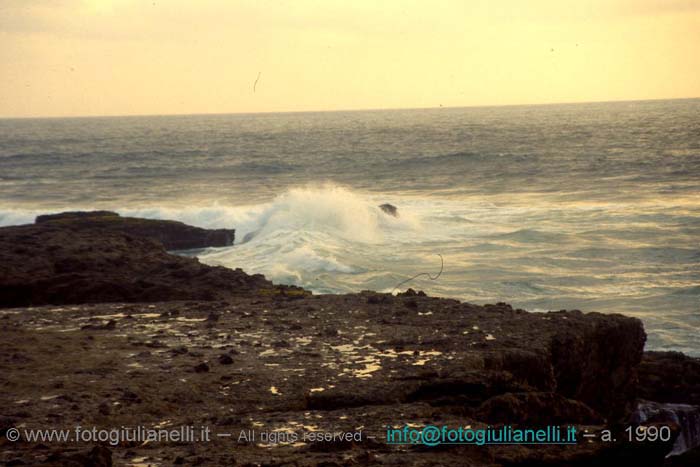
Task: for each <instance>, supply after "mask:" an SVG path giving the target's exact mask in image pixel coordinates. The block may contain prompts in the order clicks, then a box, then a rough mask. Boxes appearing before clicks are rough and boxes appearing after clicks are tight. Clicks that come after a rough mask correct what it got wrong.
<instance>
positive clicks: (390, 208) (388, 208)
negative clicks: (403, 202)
mask: <svg viewBox="0 0 700 467" xmlns="http://www.w3.org/2000/svg"><path fill="white" fill-rule="evenodd" d="M379 209H381V210H382V211H384V212H385V213H386V214H389V215H390V216H394V217H399V210H398V209H397V208H396V206H394V205H393V204H389V203H384V204H380V205H379Z"/></svg>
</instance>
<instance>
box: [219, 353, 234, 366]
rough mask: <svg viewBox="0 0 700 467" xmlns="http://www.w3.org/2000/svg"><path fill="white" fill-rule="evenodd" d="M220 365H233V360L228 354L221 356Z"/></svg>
mask: <svg viewBox="0 0 700 467" xmlns="http://www.w3.org/2000/svg"><path fill="white" fill-rule="evenodd" d="M219 363H221V364H222V365H231V364H232V363H233V359H232V358H231V357H230V356H228V355H226V354H224V355H220V356H219Z"/></svg>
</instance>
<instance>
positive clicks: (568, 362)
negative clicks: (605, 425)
mask: <svg viewBox="0 0 700 467" xmlns="http://www.w3.org/2000/svg"><path fill="white" fill-rule="evenodd" d="M549 315H550V316H552V317H565V318H566V319H565V320H564V319H560V320H558V324H559V326H560V328H559V331H558V332H557V333H556V334H555V335H554V336H553V338H552V340H551V341H550V346H549V347H550V353H551V360H552V367H553V370H554V377H555V379H556V381H557V392H558V393H559V394H562V395H563V396H565V397H567V398H569V399H575V400H579V401H581V402H584V403H585V404H587V405H589V406H590V407H592V408H593V409H595V410H596V411H598V412H599V413H600V414H601V415H603V416H604V417H606V418H607V419H608V422H615V421H618V420H621V419H623V418H625V417H626V416H627V415H629V414H630V413H632V411H633V410H634V408H635V398H636V395H637V366H638V365H639V362H640V361H641V359H642V351H643V349H644V343H645V341H646V334H645V332H644V328H643V326H642V323H641V321H639V320H638V319H635V318H628V317H626V316H622V315H602V314H600V313H588V314H586V315H584V314H582V313H573V312H557V313H549Z"/></svg>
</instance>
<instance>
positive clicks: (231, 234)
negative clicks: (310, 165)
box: [36, 211, 236, 250]
mask: <svg viewBox="0 0 700 467" xmlns="http://www.w3.org/2000/svg"><path fill="white" fill-rule="evenodd" d="M46 223H51V224H52V225H54V226H60V225H64V226H68V227H70V228H72V229H80V230H93V229H98V230H100V231H105V232H112V233H123V234H127V235H131V236H134V237H139V238H149V239H151V240H155V241H157V242H160V243H161V244H162V245H163V247H164V248H165V249H166V250H191V249H195V248H208V247H222V246H231V245H233V242H234V240H235V238H236V231H235V230H234V229H202V228H199V227H193V226H191V225H187V224H184V223H182V222H177V221H168V220H156V219H142V218H138V217H121V216H120V215H119V214H117V213H116V212H111V211H77V212H62V213H58V214H46V215H43V216H38V217H37V218H36V224H46Z"/></svg>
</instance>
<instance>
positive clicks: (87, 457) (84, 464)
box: [16, 446, 112, 467]
mask: <svg viewBox="0 0 700 467" xmlns="http://www.w3.org/2000/svg"><path fill="white" fill-rule="evenodd" d="M16 465H19V464H16ZM33 465H35V464H33ZM42 465H51V466H55V467H112V451H110V450H109V448H106V447H105V446H95V447H94V448H92V449H91V450H90V451H88V452H78V453H70V451H68V452H63V453H55V454H53V455H52V456H50V461H49V463H46V464H42Z"/></svg>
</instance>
